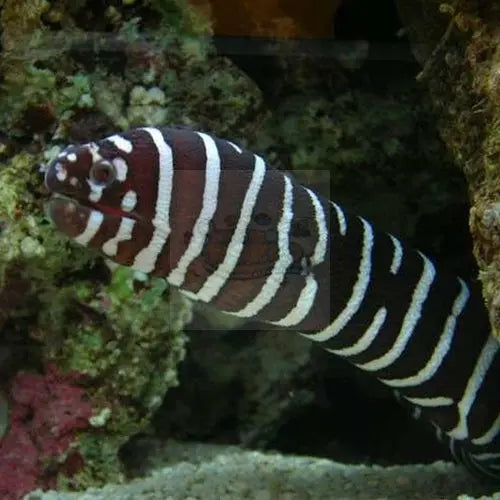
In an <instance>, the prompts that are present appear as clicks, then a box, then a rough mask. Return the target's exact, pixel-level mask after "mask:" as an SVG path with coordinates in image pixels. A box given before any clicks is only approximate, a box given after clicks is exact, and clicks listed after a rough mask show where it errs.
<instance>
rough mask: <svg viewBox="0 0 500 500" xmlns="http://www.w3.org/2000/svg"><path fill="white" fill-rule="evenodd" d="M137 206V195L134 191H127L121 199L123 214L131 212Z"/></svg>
mask: <svg viewBox="0 0 500 500" xmlns="http://www.w3.org/2000/svg"><path fill="white" fill-rule="evenodd" d="M136 205H137V193H136V192H135V191H127V192H126V193H125V194H124V195H123V198H122V202H121V209H122V210H123V211H124V212H131V211H132V210H134V208H135V206H136Z"/></svg>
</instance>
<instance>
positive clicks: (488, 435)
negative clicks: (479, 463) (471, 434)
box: [472, 415, 500, 446]
mask: <svg viewBox="0 0 500 500" xmlns="http://www.w3.org/2000/svg"><path fill="white" fill-rule="evenodd" d="M499 432H500V415H498V416H497V418H496V419H495V421H494V422H493V424H492V425H491V427H490V428H489V429H488V430H487V431H486V432H484V433H483V434H482V435H481V436H478V437H476V438H474V439H473V440H472V444H474V445H476V446H484V445H486V444H488V443H491V441H493V439H495V438H496V437H497V435H498V433H499Z"/></svg>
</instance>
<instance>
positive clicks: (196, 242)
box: [167, 132, 221, 287]
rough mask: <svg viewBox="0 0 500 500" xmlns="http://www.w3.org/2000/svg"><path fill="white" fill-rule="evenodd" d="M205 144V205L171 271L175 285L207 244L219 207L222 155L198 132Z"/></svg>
mask: <svg viewBox="0 0 500 500" xmlns="http://www.w3.org/2000/svg"><path fill="white" fill-rule="evenodd" d="M197 134H198V135H199V136H200V137H201V139H202V141H203V144H204V146H205V153H206V158H207V163H206V168H205V188H204V190H203V205H202V208H201V211H200V214H199V216H198V218H197V219H196V222H195V224H194V228H193V232H192V236H191V239H190V240H189V244H188V247H187V249H186V251H185V252H184V253H183V255H182V257H181V258H180V259H179V262H177V265H176V266H175V267H174V268H173V269H172V270H171V271H170V274H169V275H168V277H167V281H168V282H169V283H170V284H171V285H174V286H178V287H180V286H182V284H183V283H184V280H185V278H186V272H187V269H188V267H189V264H191V262H193V260H194V259H196V257H198V256H199V255H200V253H201V252H202V250H203V245H204V244H205V241H206V238H207V235H208V231H209V229H210V222H211V220H212V217H213V216H214V213H215V210H216V209H217V197H218V194H219V178H220V167H221V164H220V156H219V152H218V150H217V145H216V144H215V141H214V140H213V139H212V138H211V137H210V136H209V135H207V134H203V133H201V132H197Z"/></svg>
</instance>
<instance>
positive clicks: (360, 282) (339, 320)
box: [301, 203, 373, 342]
mask: <svg viewBox="0 0 500 500" xmlns="http://www.w3.org/2000/svg"><path fill="white" fill-rule="evenodd" d="M332 205H334V207H336V205H335V204H334V203H332ZM339 210H340V209H339ZM338 213H339V212H338V211H337V214H338ZM341 220H342V219H341ZM359 220H360V221H361V223H362V225H363V248H362V250H361V259H360V262H359V268H358V275H357V280H356V283H355V284H354V286H353V289H352V294H351V296H350V298H349V300H348V301H347V304H346V306H345V307H344V309H343V310H342V311H341V313H340V314H339V315H338V316H337V317H336V318H335V320H334V321H333V322H332V323H330V324H329V325H328V326H327V327H326V328H324V329H323V330H321V331H320V332H317V333H302V334H301V335H303V336H304V337H307V338H308V339H311V340H314V341H316V342H325V341H326V340H329V339H331V338H333V337H334V336H335V335H337V334H338V333H339V332H340V331H341V330H342V329H343V328H344V327H345V326H346V325H347V323H348V322H349V321H350V320H351V318H352V317H353V316H354V314H356V312H357V311H358V310H359V308H360V307H361V303H362V301H363V299H364V297H365V293H366V290H367V288H368V284H369V283H370V274H371V267H372V261H371V258H372V256H371V254H372V248H373V230H372V228H371V226H370V224H369V223H368V222H367V221H365V220H364V219H363V218H362V217H359Z"/></svg>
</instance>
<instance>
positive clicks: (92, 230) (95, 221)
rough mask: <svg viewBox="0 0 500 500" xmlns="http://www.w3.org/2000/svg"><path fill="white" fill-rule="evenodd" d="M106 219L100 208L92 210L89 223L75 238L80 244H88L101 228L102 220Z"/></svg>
mask: <svg viewBox="0 0 500 500" xmlns="http://www.w3.org/2000/svg"><path fill="white" fill-rule="evenodd" d="M103 220H104V215H103V214H102V212H99V211H98V210H92V211H91V212H90V215H89V218H88V219H87V225H86V227H85V230H84V231H83V233H81V234H79V235H78V236H75V238H74V240H75V241H76V242H77V243H79V244H80V245H88V243H89V242H90V240H91V239H92V238H93V237H94V236H95V235H96V234H97V231H99V228H100V227H101V224H102V221H103Z"/></svg>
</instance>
